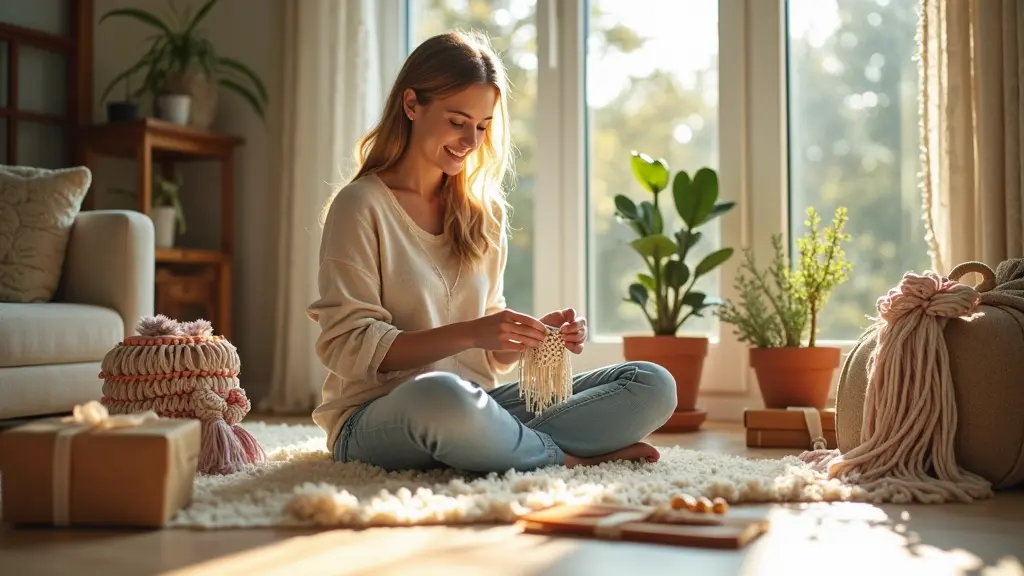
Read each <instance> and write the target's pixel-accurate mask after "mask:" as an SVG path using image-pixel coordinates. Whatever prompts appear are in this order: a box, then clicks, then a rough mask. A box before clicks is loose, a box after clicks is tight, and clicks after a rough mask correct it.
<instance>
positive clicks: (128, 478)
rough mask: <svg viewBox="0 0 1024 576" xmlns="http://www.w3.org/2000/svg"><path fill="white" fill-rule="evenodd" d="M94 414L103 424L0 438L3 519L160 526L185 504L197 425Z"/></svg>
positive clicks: (71, 424)
mask: <svg viewBox="0 0 1024 576" xmlns="http://www.w3.org/2000/svg"><path fill="white" fill-rule="evenodd" d="M99 410H100V411H102V413H103V419H104V422H100V423H82V422H76V421H75V420H73V419H72V418H53V419H44V420H37V421H33V422H30V423H28V424H23V425H21V426H18V427H16V428H13V429H9V430H7V431H6V432H4V433H3V434H0V480H2V488H0V493H2V496H0V498H2V502H3V521H4V522H10V523H14V524H46V525H51V526H120V527H159V526H162V525H164V524H165V523H166V522H167V521H168V520H170V518H171V517H172V516H173V515H174V514H175V513H176V512H177V511H178V510H180V509H181V508H182V507H184V506H187V505H188V503H189V502H190V501H191V499H192V487H193V482H194V480H195V475H196V467H197V464H198V460H199V445H200V438H201V427H200V424H199V421H198V420H192V419H188V420H185V419H170V418H156V417H155V416H152V417H149V418H139V417H136V418H134V419H132V418H131V417H132V416H133V415H126V416H119V417H115V418H109V417H108V416H107V415H106V411H105V410H104V409H103V408H102V407H99ZM111 421H113V423H111Z"/></svg>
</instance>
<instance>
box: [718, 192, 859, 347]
mask: <svg viewBox="0 0 1024 576" xmlns="http://www.w3.org/2000/svg"><path fill="white" fill-rule="evenodd" d="M847 220H848V217H847V213H846V208H844V207H839V208H837V209H836V212H835V216H834V218H833V220H832V223H831V224H830V225H829V226H827V227H826V228H825V229H824V230H822V229H821V228H820V226H821V218H820V217H819V216H818V213H817V211H815V209H814V208H813V207H811V208H808V209H807V220H805V221H804V226H805V227H806V228H807V231H806V233H805V234H804V236H803V237H802V238H799V239H797V252H798V255H799V256H798V258H797V261H796V265H795V266H794V265H792V264H791V262H790V261H789V258H788V257H787V255H786V250H784V248H783V244H782V235H781V234H775V235H773V236H772V248H773V250H774V254H773V257H772V261H771V264H769V265H768V267H767V268H765V269H764V270H759V269H758V267H757V265H756V262H755V260H754V255H753V251H752V250H751V249H749V248H748V249H746V250H745V251H744V253H745V256H744V262H743V264H742V265H741V266H740V271H739V273H738V274H737V276H736V279H735V282H734V283H733V286H734V288H735V290H736V292H737V294H738V303H734V302H732V301H727V302H726V303H725V305H724V306H722V307H720V308H719V310H718V311H717V314H718V317H719V319H721V320H722V321H723V322H726V323H728V324H731V325H733V326H734V327H735V331H734V334H736V336H737V338H739V340H740V341H741V342H746V343H748V344H750V345H752V346H756V347H758V348H779V347H799V346H801V343H802V342H803V338H804V336H805V335H806V336H808V337H809V340H808V344H807V345H808V346H809V347H813V346H814V345H815V341H816V336H817V333H818V316H819V314H820V313H821V311H822V310H823V309H824V308H825V305H826V304H827V302H828V298H829V296H830V295H831V293H832V291H833V290H834V289H835V288H836V287H837V286H839V285H840V284H842V283H843V282H845V281H846V280H847V278H848V277H849V274H850V272H851V271H852V269H853V265H852V264H851V263H850V262H848V261H847V260H846V253H845V252H844V250H843V243H844V242H847V241H849V240H850V235H849V234H847V233H846V232H845V227H846V223H847Z"/></svg>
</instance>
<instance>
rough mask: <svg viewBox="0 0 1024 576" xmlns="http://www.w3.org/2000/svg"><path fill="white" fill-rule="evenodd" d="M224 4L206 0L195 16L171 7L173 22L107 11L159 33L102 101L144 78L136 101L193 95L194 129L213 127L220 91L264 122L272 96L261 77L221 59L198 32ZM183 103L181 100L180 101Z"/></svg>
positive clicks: (113, 82) (140, 12)
mask: <svg viewBox="0 0 1024 576" xmlns="http://www.w3.org/2000/svg"><path fill="white" fill-rule="evenodd" d="M219 1H220V0H207V1H206V2H205V3H204V4H203V5H202V6H201V7H200V8H199V9H198V10H196V12H195V14H194V15H193V14H192V13H191V9H190V8H186V9H185V11H184V12H181V13H179V12H178V11H177V9H176V8H175V7H174V5H173V3H172V4H171V11H172V17H173V24H169V23H167V22H165V20H164V19H162V18H160V17H159V16H157V15H155V14H153V13H152V12H149V11H147V10H143V9H141V8H118V9H115V10H110V11H108V12H106V13H105V14H104V15H103V17H102V18H100V21H99V23H100V24H102V23H103V22H104V21H105V20H107V19H108V18H114V17H125V18H131V19H133V20H135V21H137V22H140V23H142V24H144V25H146V26H148V27H150V28H152V29H154V30H155V32H156V34H155V35H153V36H150V37H149V38H148V39H147V41H148V42H149V49H148V50H146V52H145V54H143V55H142V57H141V58H139V60H138V61H137V62H135V63H134V64H132V65H131V66H129V67H128V68H126V69H125V70H123V71H122V72H121V73H119V74H118V75H117V76H115V77H114V79H113V80H111V82H110V84H109V85H108V86H107V88H106V90H104V92H103V96H102V97H101V100H106V98H107V96H108V95H109V93H110V92H111V91H112V90H113V89H114V87H116V86H117V85H118V84H119V83H121V82H128V81H129V80H130V79H131V78H133V77H135V76H136V75H139V74H141V75H142V83H141V86H139V88H138V89H136V90H135V92H134V93H133V97H135V98H139V97H141V96H146V95H148V96H150V97H151V98H152V99H153V103H154V104H155V105H156V107H159V104H158V103H157V98H158V97H159V96H160V95H161V94H175V95H188V96H189V101H190V102H189V121H188V123H189V124H191V125H193V126H198V127H202V128H206V127H209V126H210V124H212V123H213V119H214V116H215V115H216V110H217V102H218V94H219V88H220V87H223V88H225V89H227V90H230V91H232V92H235V93H236V94H238V95H239V96H241V97H242V99H243V100H245V101H246V102H247V103H248V104H249V105H250V106H251V107H252V109H253V110H254V111H255V112H256V114H258V115H259V117H260V118H264V117H265V116H264V111H265V108H266V104H267V100H268V95H267V88H266V86H265V85H264V83H263V81H262V80H261V79H260V77H259V75H258V74H256V73H255V72H254V71H253V70H252V69H251V68H250V67H248V66H247V65H245V64H243V63H242V62H240V61H238V60H235V59H234V58H229V57H227V56H221V55H220V54H218V53H217V51H216V49H215V48H214V46H213V43H212V42H211V41H210V40H209V38H207V37H206V35H205V33H204V32H203V31H202V30H201V29H200V28H199V25H200V24H201V23H202V22H203V20H204V19H205V18H206V16H207V15H209V13H210V11H211V10H213V8H214V6H216V4H217V2H219ZM179 100H180V99H179Z"/></svg>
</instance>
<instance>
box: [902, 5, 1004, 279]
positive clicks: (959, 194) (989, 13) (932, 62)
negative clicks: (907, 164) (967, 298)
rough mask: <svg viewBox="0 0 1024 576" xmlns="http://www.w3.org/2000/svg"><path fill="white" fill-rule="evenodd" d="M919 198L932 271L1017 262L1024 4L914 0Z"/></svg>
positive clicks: (945, 271)
mask: <svg viewBox="0 0 1024 576" xmlns="http://www.w3.org/2000/svg"><path fill="white" fill-rule="evenodd" d="M921 8H922V19H921V29H920V36H919V39H920V44H921V45H920V49H921V51H920V58H921V60H920V63H921V81H922V85H921V93H922V101H921V104H922V106H921V112H922V114H921V122H922V125H921V128H922V130H921V136H922V140H921V145H922V161H923V168H924V179H923V182H922V196H923V198H922V199H923V202H924V206H923V208H924V210H925V222H926V225H927V228H928V231H929V238H928V239H929V243H930V245H931V258H932V267H933V269H934V270H935V271H937V272H940V273H948V272H949V271H950V269H951V268H952V267H953V266H956V265H957V264H959V263H961V262H964V261H967V260H980V261H982V262H985V263H986V264H988V265H989V266H992V267H993V268H995V266H996V265H997V264H999V262H1001V261H1003V260H1006V259H1008V258H1020V257H1024V224H1022V205H1024V180H1022V178H1021V164H1022V160H1024V125H1022V122H1024V99H1022V95H1021V83H1022V80H1024V6H1021V5H1020V0H922V2H921Z"/></svg>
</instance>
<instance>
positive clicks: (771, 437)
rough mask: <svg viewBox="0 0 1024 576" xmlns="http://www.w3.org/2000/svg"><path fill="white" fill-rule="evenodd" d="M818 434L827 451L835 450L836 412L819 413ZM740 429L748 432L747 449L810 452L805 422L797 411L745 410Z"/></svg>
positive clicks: (808, 435)
mask: <svg viewBox="0 0 1024 576" xmlns="http://www.w3.org/2000/svg"><path fill="white" fill-rule="evenodd" d="M819 414H820V415H821V431H822V435H823V436H824V437H825V443H826V444H827V447H828V448H829V449H835V448H836V446H837V442H836V412H835V410H832V409H828V410H821V411H820V412H819ZM743 427H744V428H746V430H747V446H748V447H750V448H796V449H800V450H810V449H811V434H810V432H809V431H808V430H807V420H806V419H805V417H804V413H803V412H801V411H799V410H782V409H757V410H755V409H747V410H745V411H744V412H743Z"/></svg>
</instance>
